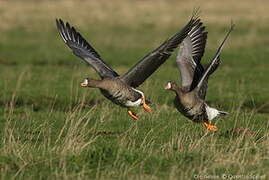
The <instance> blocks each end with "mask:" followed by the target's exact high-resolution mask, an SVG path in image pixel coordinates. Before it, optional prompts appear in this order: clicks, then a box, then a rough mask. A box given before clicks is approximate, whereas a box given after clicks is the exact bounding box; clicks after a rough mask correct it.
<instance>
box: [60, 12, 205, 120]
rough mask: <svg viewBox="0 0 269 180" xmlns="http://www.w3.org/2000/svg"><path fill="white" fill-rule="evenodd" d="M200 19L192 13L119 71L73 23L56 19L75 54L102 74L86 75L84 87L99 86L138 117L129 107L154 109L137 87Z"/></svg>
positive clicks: (61, 32)
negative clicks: (185, 22)
mask: <svg viewBox="0 0 269 180" xmlns="http://www.w3.org/2000/svg"><path fill="white" fill-rule="evenodd" d="M199 22H200V19H198V15H197V14H193V15H192V17H191V18H190V20H189V21H188V23H187V24H186V25H185V26H184V27H183V28H182V29H181V30H180V31H179V32H177V33H175V34H174V35H173V36H172V37H170V38H169V39H167V40H166V41H164V42H163V43H162V44H161V45H160V46H159V47H157V48H156V49H154V50H153V51H152V52H150V53H149V54H147V55H146V56H145V57H144V58H142V59H141V60H140V61H138V62H137V63H136V64H135V65H134V66H133V67H132V68H131V69H130V70H129V71H128V72H126V73H125V74H123V75H119V74H118V73H117V72H115V71H114V70H113V69H112V68H111V67H110V66H109V65H108V64H107V63H106V62H105V61H104V60H103V59H102V58H101V56H100V55H99V53H98V52H97V51H96V50H95V49H94V48H93V47H92V46H91V45H90V43H88V42H87V41H86V40H85V39H84V38H83V37H82V35H81V34H80V33H79V32H78V31H77V30H76V29H75V28H74V27H71V26H70V25H69V23H68V22H66V23H64V22H63V20H61V19H56V25H57V29H58V31H59V33H60V36H61V38H62V39H63V41H64V43H65V44H66V45H67V46H68V47H69V48H70V49H71V50H72V51H73V54H74V55H76V56H77V57H79V58H81V59H82V60H84V61H85V62H86V63H87V64H89V65H90V66H91V67H92V68H93V69H94V70H95V71H96V72H97V73H98V75H99V76H100V78H101V79H92V78H85V79H84V81H83V82H82V83H81V84H80V85H81V87H89V88H98V89H99V90H100V91H101V94H102V95H103V96H104V97H106V98H107V99H109V100H110V101H112V102H113V103H114V104H116V105H119V106H121V107H124V108H127V112H128V114H129V115H130V116H131V117H132V118H133V119H135V120H137V119H139V118H138V116H137V114H136V113H134V112H133V111H132V110H131V109H130V108H132V107H136V106H143V108H144V110H145V111H147V112H151V111H152V110H151V107H150V106H149V105H148V104H147V102H148V101H147V100H146V98H145V95H144V93H143V92H142V91H141V90H138V89H136V88H137V87H138V86H139V85H141V84H142V83H143V82H144V81H145V80H146V79H147V78H148V77H149V76H150V75H151V74H152V73H154V72H155V71H156V70H157V69H158V68H159V66H161V65H162V64H163V63H164V62H165V61H166V60H167V59H168V58H169V57H170V55H171V53H172V52H173V51H174V49H175V48H177V47H178V46H179V44H180V43H181V42H182V41H183V40H184V38H185V37H186V36H187V35H188V33H189V32H190V31H191V29H192V27H193V26H195V25H197V24H198V23H199Z"/></svg>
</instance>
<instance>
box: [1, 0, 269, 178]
mask: <svg viewBox="0 0 269 180" xmlns="http://www.w3.org/2000/svg"><path fill="white" fill-rule="evenodd" d="M197 7H199V8H200V9H201V13H200V17H201V18H202V20H203V22H204V24H205V25H206V30H207V31H208V32H209V34H208V43H207V48H206V54H205V57H204V59H203V60H202V62H203V63H206V62H208V61H209V60H210V57H212V56H213V55H214V52H215V50H216V48H217V46H218V44H219V43H220V41H221V40H222V39H223V37H224V35H225V33H226V31H227V30H228V28H229V26H230V22H231V20H233V21H234V23H235V24H236V28H235V30H234V31H233V32H232V34H231V37H230V38H229V40H228V42H227V44H226V45H225V48H224V50H223V53H222V56H221V58H222V64H221V66H220V67H219V69H218V71H217V72H216V73H215V74H214V75H213V76H212V77H211V79H210V82H209V89H208V90H209V93H208V97H207V100H208V102H209V103H210V104H212V105H213V106H216V107H218V108H220V109H221V110H225V111H228V112H230V113H231V116H230V117H229V118H227V119H223V120H220V121H217V122H216V123H217V125H218V126H219V128H220V131H219V132H217V133H214V134H208V133H206V132H205V130H204V128H203V127H202V126H200V125H198V124H193V123H191V122H190V121H188V120H186V119H185V118H184V117H183V116H181V115H180V114H179V113H178V112H177V111H176V110H175V109H174V108H173V105H172V100H173V95H172V94H170V93H167V92H165V91H164V90H163V86H164V85H165V83H166V81H168V80H173V81H176V82H177V81H179V72H178V70H177V68H176V67H175V66H174V65H175V62H174V60H175V54H176V53H177V51H176V53H174V55H173V56H172V57H171V58H170V59H169V60H168V61H167V62H166V63H165V64H164V65H163V66H162V67H161V68H160V69H159V70H158V71H157V72H156V73H155V74H154V75H152V76H151V77H150V78H149V79H148V80H147V81H146V82H145V83H144V84H143V85H142V86H141V87H140V89H141V90H143V91H144V92H145V94H146V96H147V97H148V98H149V99H150V100H151V101H152V102H153V104H152V106H153V107H154V113H152V114H145V113H144V112H142V111H141V110H140V109H137V110H136V111H137V112H139V114H140V116H141V117H142V118H143V120H142V121H138V122H133V121H132V120H130V119H129V117H128V116H127V113H126V111H125V110H124V109H121V108H119V107H117V106H114V105H113V104H111V103H110V102H109V101H107V100H105V98H103V97H102V96H100V94H99V91H98V90H93V89H90V90H89V89H83V88H80V87H79V82H80V81H82V80H83V78H85V77H88V76H90V77H96V78H98V77H97V75H96V73H95V72H94V71H93V70H92V69H91V68H89V67H88V66H86V65H85V64H84V63H83V62H81V61H80V60H79V59H78V58H77V57H75V56H74V55H73V54H72V53H71V52H70V51H69V49H68V48H67V47H66V46H65V45H64V43H63V42H62V40H61V39H60V37H59V35H58V32H57V30H56V25H55V18H62V19H63V20H65V21H68V22H70V23H71V25H73V26H75V27H76V28H77V29H78V30H79V31H80V32H81V34H82V35H83V36H84V37H85V38H86V39H87V40H88V41H89V42H90V43H91V44H92V45H93V46H94V47H95V48H96V50H97V51H98V52H99V53H100V54H101V56H102V57H103V59H105V60H106V61H107V62H108V63H109V64H111V66H112V67H113V68H114V69H115V70H116V71H117V72H119V73H124V72H126V71H127V70H128V69H129V68H130V67H131V66H132V65H133V64H135V63H136V62H137V61H138V60H139V59H141V58H142V57H143V56H144V55H145V54H146V53H148V52H150V51H151V50H153V49H154V48H155V47H157V46H158V45H159V44H160V43H161V42H162V41H164V40H165V39H167V38H168V37H169V36H171V35H172V34H173V33H175V32H177V31H178V30H179V29H181V28H182V27H183V25H184V24H185V23H186V22H187V21H188V19H189V18H190V16H191V14H192V11H193V9H194V8H197ZM268 11H269V1H267V0H259V1H255V2H254V1H252V0H238V1H234V0H227V1H216V0H207V1H201V0H197V1H185V0H181V1H179V0H177V1H176V0H169V1H162V0H154V1H153V0H147V1H131V0H126V1H125V0H114V1H105V0H100V1H95V0H87V1H82V0H79V1H71V0H64V1H63V0H59V1H52V0H42V1H34V0H31V1H30V0H27V1H19V0H15V1H3V0H2V1H0V19H1V25H0V33H1V38H0V67H1V68H0V77H1V82H0V89H1V91H0V113H1V116H0V127H2V129H3V131H1V132H0V135H1V138H2V141H1V143H0V144H1V153H0V172H1V173H0V174H1V178H3V179H5V178H11V177H20V178H31V179H36V178H63V179H64V178H65V179H72V178H82V179H85V178H89V177H92V178H99V179H108V178H109V179H111V178H121V179H126V178H130V179H141V178H143V179H145V178H146V179H158V178H163V179H167V178H170V179H191V178H193V174H195V173H196V174H197V173H200V174H221V173H231V174H238V173H254V174H266V173H267V172H268V168H267V167H268V164H269V162H268V156H267V155H268V142H269V141H268V120H269V118H268V113H269V100H268V99H269V94H268V89H269V85H268V72H269V71H268V66H269V62H268V56H269V38H268V35H267V34H268V32H269V24H268V22H269V13H268ZM232 128H244V129H247V128H248V129H250V131H252V132H253V133H254V134H255V136H254V138H247V139H245V135H246V134H247V133H246V131H242V132H241V131H240V133H241V134H240V133H239V134H240V135H242V136H239V137H236V138H234V137H233V136H231V135H230V134H229V132H230V130H231V129H232ZM227 132H228V134H227ZM257 162H259V163H257Z"/></svg>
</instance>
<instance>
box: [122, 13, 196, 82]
mask: <svg viewBox="0 0 269 180" xmlns="http://www.w3.org/2000/svg"><path fill="white" fill-rule="evenodd" d="M198 22H199V19H198V17H197V15H196V14H194V15H193V16H192V18H191V19H190V21H189V22H188V23H187V25H185V27H184V28H183V29H182V30H181V31H179V32H177V33H176V34H175V35H174V36H172V37H171V38H169V39H168V40H166V41H165V42H163V43H162V44H161V45H160V46H159V47H158V48H156V49H155V50H154V51H152V52H151V53H149V54H147V55H146V56H145V57H144V58H143V59H142V60H140V61H139V62H138V63H137V64H135V65H134V66H133V67H132V68H131V69H130V70H129V71H128V72H127V73H125V74H124V75H123V76H121V79H122V80H123V81H124V82H126V83H127V84H129V85H130V86H132V87H138V86H139V85H140V84H142V83H143V82H144V81H145V80H146V79H147V78H148V77H149V76H150V75H151V74H152V73H153V72H155V71H156V70H157V69H158V67H160V66H161V65H162V64H163V63H164V62H165V61H166V60H167V59H168V58H169V57H170V55H171V53H172V52H173V51H174V49H175V48H177V47H178V45H179V44H180V43H181V42H182V41H183V39H184V38H185V37H186V36H187V34H188V33H189V32H190V30H191V29H192V27H193V26H194V25H195V24H197V23H198Z"/></svg>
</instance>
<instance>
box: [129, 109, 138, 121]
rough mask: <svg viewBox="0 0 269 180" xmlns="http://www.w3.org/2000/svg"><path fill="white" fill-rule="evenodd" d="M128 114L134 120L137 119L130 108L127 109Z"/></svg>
mask: <svg viewBox="0 0 269 180" xmlns="http://www.w3.org/2000/svg"><path fill="white" fill-rule="evenodd" d="M127 112H128V114H129V116H131V117H132V118H133V119H134V120H138V119H139V118H138V116H137V115H136V114H135V113H134V112H133V111H131V110H127Z"/></svg>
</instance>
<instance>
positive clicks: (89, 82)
mask: <svg viewBox="0 0 269 180" xmlns="http://www.w3.org/2000/svg"><path fill="white" fill-rule="evenodd" d="M98 82H99V81H98V80H95V79H91V78H85V79H84V81H83V82H82V83H80V86H81V87H97V85H98Z"/></svg>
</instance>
